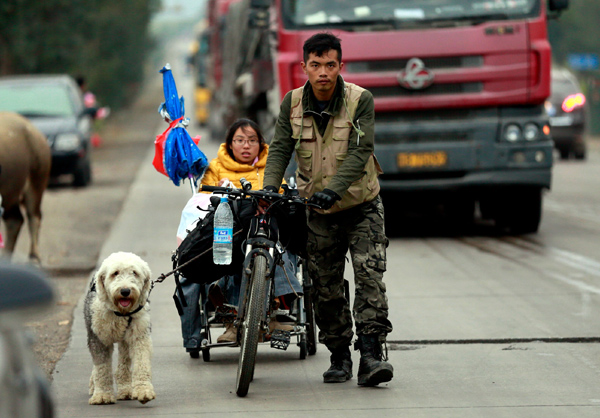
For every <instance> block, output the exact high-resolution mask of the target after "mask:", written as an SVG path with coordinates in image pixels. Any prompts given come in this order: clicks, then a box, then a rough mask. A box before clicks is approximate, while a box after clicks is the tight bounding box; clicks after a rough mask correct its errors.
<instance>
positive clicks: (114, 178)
mask: <svg viewBox="0 0 600 418" xmlns="http://www.w3.org/2000/svg"><path fill="white" fill-rule="evenodd" d="M175 76H176V80H177V82H178V87H179V88H180V94H183V95H184V96H185V97H186V98H187V97H191V96H192V95H191V80H190V79H189V78H187V77H185V76H183V75H181V74H177V73H175ZM152 94H154V95H155V94H156V92H153V93H152ZM151 99H152V100H148V109H151V110H149V111H148V115H150V116H148V120H147V123H148V124H149V125H148V126H150V125H151V126H152V127H153V129H155V131H158V129H161V130H162V129H164V127H165V126H163V124H161V123H160V121H159V122H155V120H156V119H154V118H156V117H157V116H155V112H156V107H157V105H158V103H160V101H162V100H163V99H162V97H161V96H160V92H159V95H158V96H156V97H152V98H151ZM190 102H191V100H189V101H188V103H187V105H188V115H189V114H191V113H190V112H191V111H190V110H189V108H191V106H190V104H191V103H190ZM190 131H191V133H192V134H195V133H200V134H202V135H203V138H204V139H203V140H202V142H201V148H202V149H203V150H204V152H205V153H206V154H207V155H208V156H209V158H212V157H214V155H215V154H216V149H217V144H216V143H215V142H211V141H209V140H208V134H207V133H206V132H203V131H202V130H198V131H196V129H195V128H194V129H190ZM155 133H156V132H155ZM120 135H124V136H123V137H122V138H121V136H120ZM127 138H128V140H127ZM120 139H123V142H122V143H121V144H120V145H119V140H120ZM152 139H153V138H145V137H144V135H142V133H141V132H136V131H127V132H125V131H123V132H114V138H107V141H108V142H107V144H106V147H105V148H104V150H102V147H101V148H100V149H99V151H98V154H97V155H98V161H100V160H102V161H104V162H102V163H101V164H100V165H99V166H98V167H102V170H103V172H99V173H97V175H96V181H95V183H94V184H93V185H92V186H91V187H90V188H89V189H86V190H73V189H70V188H63V187H55V188H53V189H51V190H50V191H49V194H48V196H47V198H46V200H45V203H44V205H45V208H48V210H47V211H46V212H45V213H46V215H45V219H46V220H47V223H46V224H45V225H44V226H43V232H42V244H43V245H42V250H43V252H44V255H43V263H44V264H45V266H46V267H49V268H50V271H51V273H52V274H53V275H54V276H61V275H63V276H65V275H66V276H67V277H70V275H76V276H78V277H79V276H81V275H82V274H84V275H85V274H87V272H89V271H90V270H91V269H93V267H94V266H95V265H96V264H97V263H98V262H99V261H101V260H102V259H103V258H104V257H106V256H107V255H108V254H110V253H111V252H113V251H117V250H125V251H133V252H136V253H137V254H139V255H140V256H142V257H143V258H145V259H146V260H147V261H148V262H149V264H150V267H151V268H152V271H153V277H155V278H157V277H158V276H159V274H160V273H167V272H169V271H170V270H171V262H170V256H171V252H172V251H173V250H174V248H175V231H176V229H177V225H178V222H179V214H180V210H181V208H182V207H183V206H184V204H185V202H186V201H187V199H188V198H189V197H190V190H189V188H188V186H187V183H186V184H185V185H184V186H183V187H179V188H178V187H175V186H174V185H172V184H171V183H169V181H168V180H167V179H166V178H165V177H162V176H161V175H160V174H158V173H156V171H155V170H154V169H153V167H152V166H151V164H150V161H151V159H152V155H153V149H152ZM113 141H114V142H113ZM142 141H147V143H146V142H142ZM111 144H112V145H111ZM100 150H102V151H100ZM599 150H600V147H599V144H598V143H597V142H594V143H593V144H592V145H591V150H590V153H589V158H588V160H587V161H586V162H572V161H567V162H563V161H557V163H556V167H555V170H554V181H553V190H552V191H551V192H549V193H548V194H547V195H546V199H545V203H544V216H543V221H542V225H541V229H540V232H539V233H538V234H535V235H527V236H522V237H508V236H497V235H495V233H494V232H493V231H492V229H491V228H489V227H488V226H486V225H480V226H478V227H477V228H476V229H475V230H474V231H472V232H470V233H469V234H467V235H446V234H439V235H438V234H433V233H426V234H422V233H412V234H403V235H401V236H397V237H392V239H391V243H390V246H389V249H388V272H387V273H386V277H385V280H386V284H387V289H388V290H387V294H388V297H389V301H390V307H391V308H390V316H391V319H392V322H393V324H394V331H393V332H392V333H391V334H390V335H389V341H390V344H389V348H390V359H391V362H392V364H393V365H394V367H395V377H394V380H393V381H392V382H390V383H389V384H385V385H382V386H381V387H379V388H359V387H358V386H357V385H356V378H354V379H352V380H350V381H349V382H347V383H345V384H337V385H324V384H323V383H322V378H321V374H322V372H323V371H324V370H325V369H326V368H327V367H328V360H329V356H328V352H327V351H326V350H325V349H324V347H323V346H319V351H318V352H317V354H316V355H315V356H312V357H309V358H308V359H307V360H303V361H301V360H299V359H298V354H299V351H298V350H297V348H296V347H292V346H291V347H290V348H289V349H288V351H286V352H280V351H276V350H271V349H269V348H268V347H266V346H265V347H262V346H261V348H260V351H259V355H258V363H257V367H256V375H255V379H254V381H253V382H252V384H251V386H250V391H249V394H248V396H247V397H246V398H238V397H236V395H235V390H234V386H235V373H236V368H237V350H235V349H221V350H216V349H215V350H213V352H211V362H209V363H204V362H202V360H193V359H191V358H190V357H189V356H188V355H187V354H186V353H185V351H184V349H183V348H182V345H181V334H180V331H179V319H178V317H177V313H176V310H175V307H174V304H173V302H172V297H171V296H172V293H173V290H174V285H173V282H172V280H167V281H165V282H163V283H160V284H157V285H156V287H155V289H154V291H153V294H152V298H151V300H152V318H153V341H154V359H153V382H154V385H155V388H156V392H157V399H156V400H154V401H152V402H150V403H148V404H146V405H141V404H139V403H138V402H133V401H128V402H119V403H118V404H116V405H110V406H89V405H87V399H88V395H87V384H88V380H89V373H90V371H91V359H90V356H89V353H88V352H87V348H86V343H85V331H84V326H83V315H82V304H81V301H80V302H79V304H78V305H77V306H76V307H75V317H74V322H73V327H72V334H71V340H70V343H69V345H68V349H67V351H66V353H65V355H64V356H63V358H62V359H61V360H60V361H59V362H58V364H57V366H56V369H55V370H54V374H53V383H52V388H53V392H54V394H55V397H56V400H57V404H58V407H57V409H58V410H57V415H58V417H59V418H67V417H69V418H70V417H75V416H77V417H96V416H117V415H119V416H132V417H138V416H155V417H171V416H173V417H174V416H177V417H178V418H184V417H188V416H189V417H191V416H195V417H197V416H243V417H254V416H256V417H259V416H260V417H271V416H273V417H275V416H286V417H306V416H315V417H328V418H330V417H363V416H365V415H368V416H373V415H377V416H379V417H397V416H403V417H461V418H465V417H483V416H485V417H495V416H498V417H504V416H507V417H508V416H510V417H540V416H544V417H561V418H564V417H578V418H581V417H583V418H585V417H597V416H598V415H599V414H600V392H599V390H600V322H599V321H598V320H597V318H598V316H599V313H600V312H599V311H600V255H599V254H598V252H597V248H598V245H599V242H598V241H599V240H600V238H599V237H600V234H599V232H600V195H599V194H598V193H595V192H596V190H598V189H599V187H600V152H599ZM110 152H112V153H113V155H112V156H110V157H106V158H100V157H99V156H100V155H101V153H110ZM127 153H128V154H129V155H128V157H129V158H130V159H131V163H130V164H127V163H124V162H123V159H122V158H121V157H123V156H124V155H126V154H127ZM111 162H112V163H111ZM111 164H112V165H111ZM138 167H139V170H138ZM94 196H95V199H96V200H93V201H94V202H95V203H94V207H93V209H91V210H90V208H89V202H90V201H91V200H90V199H92V198H93V197H94ZM99 196H101V198H98V197H99ZM86 201H87V202H88V204H87V206H86V204H85V202H86ZM81 208H85V209H86V210H88V211H89V213H88V214H86V216H81V214H77V213H78V212H77V211H78V210H81ZM59 209H60V210H63V211H65V212H66V215H63V216H62V217H61V218H60V219H61V221H56V220H54V219H53V218H52V215H50V214H52V213H54V211H58V210H59ZM392 215H394V213H393V212H392V211H388V216H392ZM49 219H50V220H49ZM82 219H85V220H86V222H85V224H82V223H81V220H82ZM70 234H72V235H73V238H70ZM91 234H97V235H95V236H91ZM68 239H72V240H78V241H77V245H75V246H73V245H72V244H73V242H69V241H65V240H68ZM98 243H101V246H99V244H98ZM20 245H25V244H24V243H20ZM69 272H71V273H69ZM350 277H351V276H350V275H348V278H350ZM74 291H78V292H82V291H83V286H80V287H78V288H77V289H75V290H74ZM219 331H220V330H217V332H219ZM353 358H354V361H355V372H356V367H357V364H358V358H359V357H358V353H356V352H354V353H353Z"/></svg>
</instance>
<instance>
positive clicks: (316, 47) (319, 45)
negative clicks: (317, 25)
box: [303, 32, 342, 62]
mask: <svg viewBox="0 0 600 418" xmlns="http://www.w3.org/2000/svg"><path fill="white" fill-rule="evenodd" d="M332 49H333V50H334V51H337V53H338V61H339V62H342V43H341V41H340V38H338V37H337V36H335V35H334V34H332V33H330V32H319V33H316V34H314V35H313V36H311V37H310V38H308V39H307V40H306V41H305V42H304V47H303V50H304V62H307V61H308V55H309V54H311V53H312V54H315V55H316V56H317V57H322V56H323V54H324V53H325V52H327V51H330V50H332Z"/></svg>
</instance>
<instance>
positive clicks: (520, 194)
mask: <svg viewBox="0 0 600 418" xmlns="http://www.w3.org/2000/svg"><path fill="white" fill-rule="evenodd" d="M504 198H505V199H504V203H503V204H502V205H501V208H500V210H499V211H498V213H497V215H496V225H497V226H499V227H501V228H507V229H508V230H509V232H510V233H511V234H514V235H520V234H531V233H535V232H537V231H538V229H539V226H540V221H541V219H542V189H539V188H527V189H522V190H516V191H514V192H512V193H507V194H505V195H504Z"/></svg>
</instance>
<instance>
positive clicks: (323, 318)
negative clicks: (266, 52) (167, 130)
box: [264, 33, 393, 386]
mask: <svg viewBox="0 0 600 418" xmlns="http://www.w3.org/2000/svg"><path fill="white" fill-rule="evenodd" d="M301 65H302V69H303V70H304V73H305V74H306V75H307V76H308V82H307V83H306V84H305V85H304V87H301V88H299V89H295V90H292V91H290V92H288V93H287V94H286V96H285V97H284V99H283V102H282V104H281V109H280V113H279V118H278V120H277V124H276V127H275V136H274V138H273V141H272V143H271V146H270V149H269V156H268V159H267V165H266V168H265V178H264V185H265V189H266V190H270V191H276V190H278V189H279V185H280V184H281V180H282V177H283V174H284V171H285V168H286V167H287V165H288V162H289V160H290V158H291V156H292V153H293V151H294V150H296V161H297V163H298V169H297V172H296V174H297V183H298V191H299V193H300V195H301V196H303V197H309V198H310V203H314V204H316V205H318V206H320V207H321V209H311V210H309V212H308V244H307V252H308V261H309V262H308V273H309V275H310V277H311V278H312V279H313V283H314V291H315V298H314V299H315V314H316V321H317V325H318V326H319V329H320V335H319V340H320V341H321V342H322V343H324V344H325V345H326V346H327V348H328V349H329V350H330V351H331V366H330V368H329V369H328V370H327V371H326V372H325V373H324V374H323V380H324V382H326V383H337V382H345V381H347V380H349V379H350V378H351V377H352V359H351V355H350V349H349V345H350V343H351V341H352V338H353V332H352V316H351V314H350V308H349V302H348V300H347V299H346V296H345V291H344V264H345V256H346V253H347V251H348V250H350V254H351V258H352V266H353V268H354V280H355V284H356V293H355V298H354V306H353V313H354V320H355V322H356V334H357V336H358V340H357V342H356V344H355V348H356V349H359V350H360V354H361V357H360V364H359V368H358V384H359V385H361V386H374V385H377V384H379V383H382V382H387V381H389V380H391V379H392V377H393V367H392V365H391V364H389V363H387V362H386V361H384V359H383V350H382V345H381V344H382V342H384V340H385V337H386V335H387V334H388V333H389V332H391V331H392V325H391V323H390V321H389V320H388V304H387V297H386V295H385V285H384V283H383V272H384V271H385V269H386V254H385V249H386V247H387V244H388V240H387V238H386V236H385V232H384V215H383V205H382V203H381V198H380V197H379V181H378V180H377V176H378V174H380V173H381V169H380V167H379V164H378V163H377V160H376V159H375V156H374V155H373V131H374V105H373V96H372V95H371V93H370V92H368V91H367V90H365V89H363V88H361V87H359V86H356V85H354V84H351V83H345V82H344V80H343V78H342V77H341V76H340V71H341V69H342V68H343V65H344V64H343V62H342V50H341V45H340V40H339V39H338V38H337V37H336V36H334V35H332V34H330V33H318V34H316V35H314V36H312V37H311V38H310V39H308V40H307V41H306V42H305V43H304V61H303V62H302V63H301Z"/></svg>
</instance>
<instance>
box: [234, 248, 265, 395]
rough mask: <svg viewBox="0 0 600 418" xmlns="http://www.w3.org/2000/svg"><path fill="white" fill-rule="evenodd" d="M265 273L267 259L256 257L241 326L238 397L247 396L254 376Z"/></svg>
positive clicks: (237, 381)
mask: <svg viewBox="0 0 600 418" xmlns="http://www.w3.org/2000/svg"><path fill="white" fill-rule="evenodd" d="M266 273H267V259H266V258H265V257H264V256H262V255H257V256H256V257H255V258H254V262H253V265H252V276H251V284H250V286H251V288H250V298H249V300H248V306H247V307H246V311H245V315H244V321H243V323H242V325H241V328H242V329H241V342H240V349H241V350H240V357H239V362H238V371H237V379H236V391H235V393H236V394H237V395H238V396H240V397H244V396H246V395H247V394H248V387H249V386H250V382H251V381H252V378H253V375H254V363H255V361H256V350H257V347H258V337H259V334H260V321H261V320H262V319H263V317H264V315H265V292H266V285H267V281H266V280H267V279H266Z"/></svg>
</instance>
